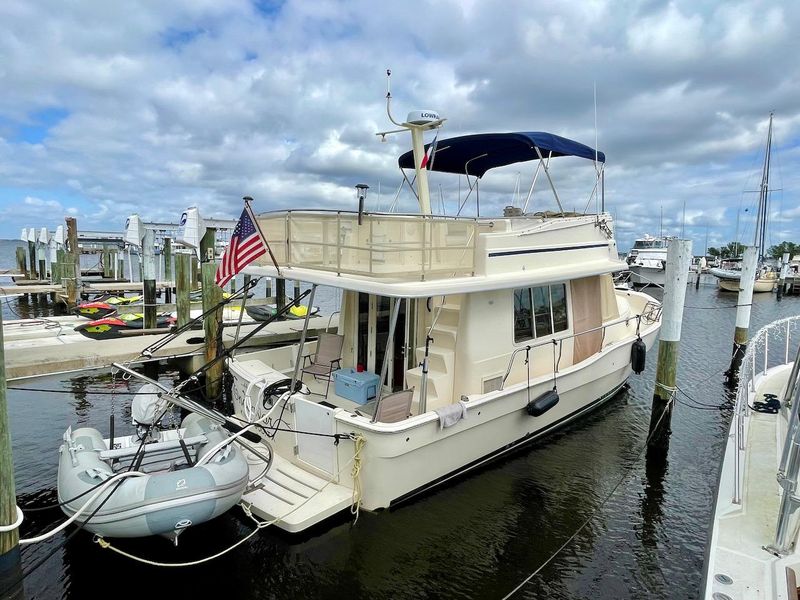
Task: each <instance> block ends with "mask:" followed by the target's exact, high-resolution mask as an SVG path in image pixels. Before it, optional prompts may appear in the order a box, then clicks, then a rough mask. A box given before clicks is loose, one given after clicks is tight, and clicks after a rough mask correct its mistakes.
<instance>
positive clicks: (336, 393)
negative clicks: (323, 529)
mask: <svg viewBox="0 0 800 600" xmlns="http://www.w3.org/2000/svg"><path fill="white" fill-rule="evenodd" d="M390 118H391V115H390ZM393 122H394V120H393ZM442 122H443V119H439V118H438V116H436V115H435V113H429V112H421V113H411V114H410V115H409V117H408V119H407V120H406V121H405V122H403V123H396V124H397V125H398V126H399V128H400V129H399V131H410V132H411V134H412V142H413V150H412V151H410V152H407V153H406V154H404V155H402V156H401V157H400V159H399V166H400V167H401V168H402V169H413V170H414V172H415V174H416V194H417V199H418V202H419V207H420V212H419V214H387V213H374V212H363V211H359V212H357V213H356V212H347V211H331V210H290V211H279V212H271V213H265V214H261V215H258V216H257V220H258V223H259V225H260V228H261V230H262V231H263V234H264V236H265V238H266V239H267V240H268V241H270V245H271V248H272V252H273V253H274V256H275V261H276V263H277V267H276V266H275V265H273V264H272V262H270V259H269V258H266V259H265V258H264V257H262V258H261V259H258V260H257V261H256V262H255V263H252V264H251V265H250V266H248V267H246V268H245V269H244V271H245V272H246V273H249V274H251V275H261V276H269V277H283V278H286V279H290V280H299V281H302V282H306V283H310V284H312V286H317V285H322V286H332V287H334V288H338V289H339V290H341V295H342V304H341V315H340V320H339V324H338V330H337V332H336V334H330V335H325V336H321V337H320V339H319V340H317V341H307V342H305V344H304V345H302V347H301V346H300V345H298V344H295V345H294V346H286V347H280V348H274V349H268V350H263V351H258V352H254V353H248V354H241V355H236V356H234V357H232V358H230V359H228V367H229V369H230V373H231V374H232V376H233V387H232V395H233V403H234V408H235V413H236V415H238V417H239V418H240V419H241V421H242V423H243V424H245V423H253V422H255V421H259V423H261V424H262V427H261V429H256V431H261V433H262V435H263V436H265V439H266V437H267V436H268V437H269V438H270V439H269V443H270V444H271V445H272V446H273V448H274V463H273V465H272V467H271V469H270V471H269V472H268V473H267V475H266V477H265V479H264V480H263V483H262V485H261V487H260V489H258V490H256V491H254V492H251V493H249V494H247V495H246V496H245V500H246V501H247V502H249V503H250V505H251V510H252V511H253V513H254V514H257V515H259V516H261V517H264V518H267V519H270V520H274V521H275V522H276V524H277V525H278V526H279V527H281V528H283V529H286V530H288V531H300V530H303V529H305V528H307V527H310V526H312V525H314V524H315V523H317V522H319V521H321V520H322V519H324V518H326V517H328V516H330V515H332V514H334V513H336V512H338V511H340V510H342V509H344V508H347V507H350V506H351V504H353V503H354V502H355V503H357V504H358V505H360V506H361V507H362V508H364V509H368V510H376V509H382V508H386V507H389V506H392V505H395V504H397V503H398V502H400V501H403V500H405V499H408V498H410V497H412V496H414V495H415V494H416V493H418V492H419V491H421V490H424V489H426V488H429V487H431V486H433V485H436V484H438V483H441V482H444V481H447V480H449V479H450V478H451V477H453V476H455V475H458V474H460V473H463V472H465V471H467V470H469V469H471V468H474V467H476V466H479V465H481V464H483V463H484V462H486V460H487V459H488V458H489V457H493V456H497V455H499V454H501V453H503V452H505V451H508V450H511V449H513V448H515V447H517V446H518V445H520V444H522V443H525V442H528V441H530V440H533V439H535V438H537V437H539V436H541V435H543V434H545V433H548V432H550V431H553V430H554V429H556V428H557V427H561V426H563V425H565V424H566V423H568V422H570V421H572V420H573V419H575V418H577V417H579V416H581V415H583V414H585V413H586V412H588V411H590V410H592V409H594V408H596V407H598V406H599V405H601V404H602V403H603V402H605V401H607V400H609V399H610V398H611V397H613V396H614V395H615V394H616V393H617V392H618V391H619V390H620V389H621V388H622V386H623V385H624V384H625V381H626V380H627V378H628V376H629V375H630V374H631V372H632V369H631V357H632V347H635V349H634V351H633V353H634V354H636V355H637V356H641V353H642V352H643V350H644V347H645V346H646V347H650V346H651V345H652V344H653V342H654V340H655V338H656V335H657V332H658V329H659V326H660V317H661V315H660V313H661V310H660V304H659V303H658V302H656V301H654V300H653V299H652V298H651V297H649V296H647V295H645V294H642V293H637V292H634V291H629V290H615V289H614V286H613V283H612V278H611V274H612V273H614V272H615V271H619V270H621V269H623V268H624V267H625V265H624V263H623V262H622V261H621V260H619V258H618V254H617V246H616V242H615V240H614V232H613V223H612V220H611V217H610V215H608V214H606V213H600V214H576V213H566V212H564V211H563V210H562V209H561V204H562V203H561V202H560V199H559V196H558V193H557V191H556V188H555V186H554V185H553V182H552V174H551V170H552V168H553V167H552V165H551V164H550V163H551V160H552V159H557V158H558V157H562V156H574V157H580V158H583V159H586V160H588V161H592V164H593V165H595V166H597V165H600V167H599V168H598V170H597V175H596V180H595V188H594V189H595V190H598V189H602V173H603V171H602V168H601V167H602V164H603V161H604V160H605V157H604V156H603V154H602V153H599V152H596V151H595V150H594V149H592V148H589V147H587V146H584V145H583V144H580V143H577V142H574V141H572V140H569V139H566V138H563V137H559V136H557V135H553V134H549V133H543V132H519V133H488V134H479V135H466V136H460V137H455V138H451V139H443V140H439V142H438V145H436V147H435V154H434V152H433V149H432V148H431V145H427V146H424V144H423V139H422V136H423V132H425V131H426V130H430V129H435V128H438V127H440V126H441V124H442ZM388 133H391V132H388ZM381 135H385V134H381ZM531 160H533V161H538V166H539V167H538V168H540V169H541V170H543V171H544V173H545V174H546V176H547V181H548V184H549V186H550V189H551V190H552V192H553V196H554V198H555V203H556V204H557V205H558V210H557V211H555V212H549V213H537V214H534V215H522V214H521V213H522V211H521V210H519V209H517V210H511V211H508V210H507V211H506V213H507V214H508V213H510V214H511V215H514V214H515V213H516V214H517V215H518V216H494V215H493V216H479V217H474V218H473V217H469V218H467V217H459V216H444V215H441V216H439V215H433V214H431V210H430V198H429V194H428V179H427V178H428V173H429V172H430V171H436V172H440V173H451V174H455V175H465V174H466V176H467V177H468V179H469V181H470V186H469V187H470V191H471V193H472V191H474V192H475V194H476V195H477V193H478V183H479V181H480V180H481V178H482V177H483V176H484V175H485V174H486V173H487V172H488V171H490V170H491V169H493V168H496V167H501V166H504V165H508V164H513V163H518V162H522V161H531ZM363 188H364V186H361V190H363ZM362 198H363V196H362ZM462 206H463V204H462ZM278 267H279V269H278ZM313 289H315V287H312V290H313ZM312 297H313V296H312ZM304 357H305V358H304ZM301 378H302V383H303V384H304V386H307V389H306V388H305V387H303V388H302V389H300V391H295V393H291V392H285V393H281V392H282V391H283V390H287V389H289V390H297V389H298V388H299V387H300V386H296V385H295V380H299V379H301ZM331 436H337V437H336V439H335V442H334V439H333V438H332V437H331ZM587 451H590V450H589V449H587ZM260 468H261V467H260V466H258V465H256V466H254V467H253V469H255V470H258V469H260Z"/></svg>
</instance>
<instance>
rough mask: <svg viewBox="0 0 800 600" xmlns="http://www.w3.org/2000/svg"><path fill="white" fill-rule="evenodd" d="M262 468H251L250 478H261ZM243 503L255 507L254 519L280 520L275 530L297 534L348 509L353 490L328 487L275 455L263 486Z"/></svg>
mask: <svg viewBox="0 0 800 600" xmlns="http://www.w3.org/2000/svg"><path fill="white" fill-rule="evenodd" d="M263 468H264V464H263V463H261V462H255V464H251V465H250V477H251V478H252V477H256V476H257V475H259V474H260V473H261V471H262V470H263ZM348 472H349V471H348ZM242 500H244V501H245V502H249V503H251V504H252V511H253V514H254V515H256V516H258V517H260V518H262V519H267V520H270V521H271V520H273V519H277V521H276V522H275V525H276V526H278V527H280V528H281V529H283V530H284V531H288V532H290V533H296V532H298V531H303V530H304V529H308V528H309V527H311V526H313V525H316V524H317V523H319V522H320V521H322V520H324V519H327V518H328V517H330V516H332V515H334V514H336V513H338V512H339V511H341V510H343V509H345V508H347V507H349V506H350V505H351V503H352V500H353V490H352V488H349V487H345V486H343V485H339V484H337V483H329V482H328V481H327V480H326V479H323V478H322V477H318V476H316V475H314V474H312V473H309V472H308V471H306V470H305V469H302V468H300V467H298V466H297V465H295V464H293V463H291V462H289V461H288V460H286V459H285V458H283V457H281V456H280V455H277V454H276V455H275V460H274V461H273V463H272V466H271V467H270V470H269V472H268V473H267V474H266V476H265V477H264V479H262V480H261V486H260V487H259V488H258V489H256V490H254V491H252V492H250V493H248V494H246V495H245V496H243V498H242Z"/></svg>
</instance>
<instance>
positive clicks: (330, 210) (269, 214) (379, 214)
mask: <svg viewBox="0 0 800 600" xmlns="http://www.w3.org/2000/svg"><path fill="white" fill-rule="evenodd" d="M290 213H304V214H309V215H312V214H317V213H325V214H342V215H353V216H355V217H357V216H358V211H357V210H339V209H335V208H291V209H287V210H270V211H266V212H262V213H258V214H257V215H256V218H259V217H263V218H265V219H268V218H269V219H271V218H275V217H280V216H281V215H288V214H290ZM362 214H363V215H364V216H365V217H381V218H387V217H388V218H407V217H412V218H414V219H426V220H439V219H440V220H443V221H473V222H475V223H479V222H489V221H495V220H497V219H501V218H503V217H501V216H497V215H495V216H493V217H459V216H455V215H436V214H430V215H423V214H420V213H394V212H378V211H369V212H364V213H362Z"/></svg>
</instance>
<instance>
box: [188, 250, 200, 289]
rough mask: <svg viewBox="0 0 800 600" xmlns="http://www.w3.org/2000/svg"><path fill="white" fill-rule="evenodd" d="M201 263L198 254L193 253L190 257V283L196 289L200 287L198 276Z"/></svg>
mask: <svg viewBox="0 0 800 600" xmlns="http://www.w3.org/2000/svg"><path fill="white" fill-rule="evenodd" d="M199 264H200V262H199V260H198V259H197V256H196V255H195V254H194V253H193V254H192V255H191V256H190V258H189V285H190V286H191V288H192V289H193V290H196V289H198V288H199V287H200V278H199V277H197V272H198V269H199Z"/></svg>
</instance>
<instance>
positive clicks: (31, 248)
mask: <svg viewBox="0 0 800 600" xmlns="http://www.w3.org/2000/svg"><path fill="white" fill-rule="evenodd" d="M28 255H29V256H30V269H28V279H38V278H39V275H38V273H37V272H36V244H34V243H33V242H31V241H30V240H28Z"/></svg>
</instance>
